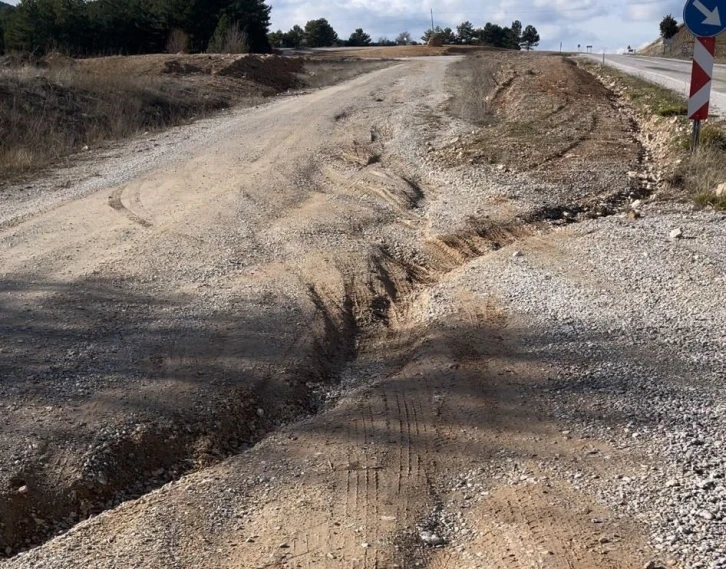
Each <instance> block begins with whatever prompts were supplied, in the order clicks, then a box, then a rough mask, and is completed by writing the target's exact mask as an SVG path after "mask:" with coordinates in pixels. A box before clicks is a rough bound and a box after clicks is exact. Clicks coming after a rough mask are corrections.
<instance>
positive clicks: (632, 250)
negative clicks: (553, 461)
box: [430, 205, 726, 569]
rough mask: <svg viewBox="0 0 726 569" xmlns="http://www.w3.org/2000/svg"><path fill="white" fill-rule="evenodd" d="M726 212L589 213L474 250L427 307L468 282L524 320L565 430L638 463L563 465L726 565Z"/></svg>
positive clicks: (687, 556)
mask: <svg viewBox="0 0 726 569" xmlns="http://www.w3.org/2000/svg"><path fill="white" fill-rule="evenodd" d="M725 221H726V217H725V216H723V215H722V214H717V213H710V212H700V213H694V212H692V211H690V208H686V207H685V206H670V207H661V208H659V207H658V206H656V205H649V206H647V207H646V208H644V209H643V218H641V219H639V220H637V221H629V220H626V219H624V218H622V217H610V218H607V219H602V220H597V221H589V222H585V223H582V224H579V225H577V226H576V227H574V228H572V229H568V230H567V231H566V232H565V231H563V232H562V238H559V239H558V238H556V239H555V243H556V250H555V249H546V248H542V249H538V248H537V247H536V244H534V245H532V244H518V245H516V246H512V247H509V248H506V249H504V250H502V251H501V252H499V253H497V254H495V255H493V256H491V257H488V258H483V259H480V260H479V261H475V262H473V263H472V264H471V265H469V266H468V267H467V268H466V269H465V270H464V271H462V272H461V273H460V274H458V275H457V276H456V278H455V279H453V280H452V282H450V283H447V284H444V285H441V286H440V287H439V288H437V290H435V291H433V292H432V296H434V297H435V298H437V300H438V302H436V303H432V305H431V309H430V316H431V318H432V319H434V320H435V319H438V318H441V317H442V316H444V315H445V314H446V313H447V310H448V309H449V308H450V307H451V305H452V303H453V300H452V299H453V298H454V295H455V294H456V291H458V290H460V289H461V288H462V287H463V288H466V289H470V290H471V291H473V292H474V293H475V294H477V295H479V296H481V297H487V296H488V295H494V296H496V297H498V298H499V299H500V300H502V301H503V302H504V303H505V305H506V307H507V309H508V310H509V311H510V312H511V313H512V314H513V315H515V317H516V318H517V319H518V320H519V321H520V322H526V327H527V328H526V331H523V332H522V335H523V338H522V342H521V353H519V354H516V356H517V357H522V358H533V359H534V360H536V361H541V362H542V365H543V366H544V367H546V369H547V370H548V374H549V377H548V379H550V381H549V382H548V384H547V387H546V388H536V387H535V388H533V392H532V396H533V397H537V398H539V399H541V400H542V401H546V402H548V404H549V405H550V406H551V407H552V409H553V412H554V413H555V414H556V415H557V417H558V419H559V420H560V421H561V422H562V424H563V429H572V431H573V432H577V433H579V434H581V435H584V436H588V437H592V438H595V439H600V440H605V441H610V442H611V443H612V444H613V445H614V446H615V447H616V448H618V449H619V450H622V451H625V453H626V454H627V455H631V456H632V462H633V464H632V466H633V469H634V470H636V471H639V474H637V475H635V476H633V475H631V476H628V475H623V476H621V477H619V478H617V479H615V480H600V479H598V477H597V476H594V477H587V476H585V477H582V475H581V474H578V473H575V472H564V473H563V474H564V475H565V476H566V477H568V478H569V479H571V480H572V481H573V483H576V484H578V485H579V486H581V487H583V488H586V489H588V490H589V491H591V492H592V493H594V494H596V495H598V497H599V498H600V499H601V500H602V501H604V502H605V503H607V504H608V505H610V506H613V507H616V508H618V509H619V510H621V511H622V512H624V513H628V514H629V515H631V516H633V517H635V518H636V519H639V520H642V521H643V522H644V523H645V524H647V527H648V528H649V531H650V537H651V539H652V542H653V544H654V547H655V549H656V550H659V551H662V552H663V555H664V557H670V558H674V559H676V560H680V561H681V562H683V563H684V564H685V565H684V566H687V567H694V568H709V569H720V568H721V567H724V566H726V398H725V397H724V393H725V391H724V388H725V387H726V385H724V383H725V379H724V378H726V357H725V356H724V354H725V353H726V352H725V351H724V348H726V346H725V343H726V342H725V341H724V338H725V337H726V310H724V306H726V292H725V291H726V288H724V284H725V282H726V272H724V271H723V267H724V266H726V252H725V251H724V250H723V247H722V246H721V244H722V243H724V242H725V240H726V225H725V224H724V222H725ZM679 228H680V229H681V232H682V235H683V236H682V238H677V239H673V238H671V237H670V235H671V233H672V232H673V231H674V229H679ZM515 247H516V248H517V249H515ZM515 250H518V251H519V252H520V254H519V255H517V256H515V255H514V253H515ZM583 269H584V270H583ZM566 432H569V431H566ZM641 463H647V464H650V465H654V466H652V467H650V468H648V467H640V464H641Z"/></svg>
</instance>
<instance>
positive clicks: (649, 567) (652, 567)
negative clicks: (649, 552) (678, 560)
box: [643, 561, 667, 569]
mask: <svg viewBox="0 0 726 569" xmlns="http://www.w3.org/2000/svg"><path fill="white" fill-rule="evenodd" d="M643 569H667V567H666V566H665V564H664V563H661V562H660V561H648V563H646V564H645V565H644V566H643Z"/></svg>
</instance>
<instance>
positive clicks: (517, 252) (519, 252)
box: [512, 251, 524, 257]
mask: <svg viewBox="0 0 726 569" xmlns="http://www.w3.org/2000/svg"><path fill="white" fill-rule="evenodd" d="M512 257H524V253H522V252H521V251H515V252H514V255H512Z"/></svg>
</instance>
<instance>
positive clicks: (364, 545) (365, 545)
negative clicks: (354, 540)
mask: <svg viewBox="0 0 726 569" xmlns="http://www.w3.org/2000/svg"><path fill="white" fill-rule="evenodd" d="M360 546H361V547H362V548H363V549H368V548H369V547H370V546H371V544H370V543H368V542H366V541H364V542H363V543H361V544H360Z"/></svg>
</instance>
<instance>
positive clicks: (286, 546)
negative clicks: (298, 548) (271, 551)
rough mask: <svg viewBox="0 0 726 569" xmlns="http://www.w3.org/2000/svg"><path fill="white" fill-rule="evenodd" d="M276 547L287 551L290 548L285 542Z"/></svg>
mask: <svg viewBox="0 0 726 569" xmlns="http://www.w3.org/2000/svg"><path fill="white" fill-rule="evenodd" d="M278 547H279V548H280V549H289V548H290V544H289V543H287V542H283V543H281V544H280V545H279V546H278Z"/></svg>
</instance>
